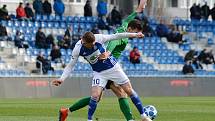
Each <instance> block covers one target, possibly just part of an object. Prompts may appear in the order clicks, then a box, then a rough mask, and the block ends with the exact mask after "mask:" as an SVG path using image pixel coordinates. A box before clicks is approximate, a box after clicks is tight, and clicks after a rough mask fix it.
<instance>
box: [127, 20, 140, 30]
mask: <svg viewBox="0 0 215 121" xmlns="http://www.w3.org/2000/svg"><path fill="white" fill-rule="evenodd" d="M128 27H130V28H131V29H138V30H142V26H141V22H140V21H139V20H132V21H130V22H129V23H128Z"/></svg>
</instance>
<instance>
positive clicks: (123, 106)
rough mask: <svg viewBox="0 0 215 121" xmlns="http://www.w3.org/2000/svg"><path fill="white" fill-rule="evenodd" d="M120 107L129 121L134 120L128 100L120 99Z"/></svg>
mask: <svg viewBox="0 0 215 121" xmlns="http://www.w3.org/2000/svg"><path fill="white" fill-rule="evenodd" d="M119 106H120V109H121V111H122V113H123V114H124V116H125V118H126V120H127V121H129V120H133V119H134V118H133V116H132V114H131V108H130V106H129V102H128V98H120V99H119Z"/></svg>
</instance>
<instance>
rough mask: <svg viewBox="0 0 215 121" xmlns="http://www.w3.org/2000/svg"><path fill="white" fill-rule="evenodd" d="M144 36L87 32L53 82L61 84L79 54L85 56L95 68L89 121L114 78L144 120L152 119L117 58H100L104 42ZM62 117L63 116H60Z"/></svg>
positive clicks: (57, 84)
mask: <svg viewBox="0 0 215 121" xmlns="http://www.w3.org/2000/svg"><path fill="white" fill-rule="evenodd" d="M133 37H143V34H142V33H118V34H113V35H101V34H96V35H93V34H92V33H91V32H86V33H85V34H84V35H83V37H82V39H81V40H80V41H79V42H78V43H77V44H76V46H75V48H74V50H73V52H72V57H71V60H70V62H69V64H68V65H67V66H66V68H65V69H64V72H63V74H62V76H61V78H60V79H56V80H54V81H53V82H52V83H53V84H54V85H56V86H59V85H61V84H62V83H63V81H64V80H65V79H66V78H67V77H68V76H69V75H70V73H71V71H72V68H73V67H74V65H75V63H76V61H77V60H78V57H79V56H83V57H84V58H85V59H86V60H87V61H88V62H89V63H90V65H91V67H92V69H93V80H92V88H91V99H90V101H89V109H88V121H92V117H93V114H94V112H95V110H96V107H97V103H98V101H99V99H100V96H101V93H102V91H103V89H104V88H105V86H106V84H107V81H108V80H112V81H114V82H115V83H116V84H118V85H120V86H121V87H122V89H123V90H124V91H125V92H126V94H127V95H128V96H129V97H130V98H131V100H132V102H133V103H134V105H135V106H136V108H137V109H138V111H139V113H140V114H141V117H142V120H143V121H150V119H149V118H147V117H146V116H145V115H144V111H143V106H142V103H141V100H140V98H139V96H138V94H137V93H136V92H135V91H134V90H133V88H132V86H131V83H130V80H129V79H128V77H127V76H126V75H125V73H124V72H123V70H122V69H121V67H120V65H119V64H118V63H117V61H116V59H115V58H114V57H113V56H112V55H110V56H109V57H108V58H107V59H106V60H99V59H98V58H99V55H100V54H101V53H104V52H105V49H104V47H103V44H104V43H105V42H108V41H110V40H120V39H122V38H133ZM60 118H61V117H60Z"/></svg>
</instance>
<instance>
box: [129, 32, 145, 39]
mask: <svg viewBox="0 0 215 121" xmlns="http://www.w3.org/2000/svg"><path fill="white" fill-rule="evenodd" d="M143 37H144V34H143V33H142V32H138V33H135V34H132V35H130V38H143Z"/></svg>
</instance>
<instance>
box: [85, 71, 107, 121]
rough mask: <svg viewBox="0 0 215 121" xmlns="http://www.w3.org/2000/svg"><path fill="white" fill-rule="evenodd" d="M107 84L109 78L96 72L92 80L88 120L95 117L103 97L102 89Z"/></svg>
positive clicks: (90, 120)
mask: <svg viewBox="0 0 215 121" xmlns="http://www.w3.org/2000/svg"><path fill="white" fill-rule="evenodd" d="M106 84H107V80H105V79H103V78H102V75H101V74H100V73H96V72H95V73H94V77H93V80H92V88H91V98H90V101H89V108H88V121H92V119H93V114H94V112H95V111H96V107H97V104H98V102H99V100H100V99H101V96H102V91H103V89H104V88H105V85H106Z"/></svg>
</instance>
